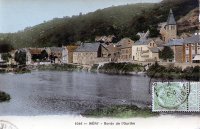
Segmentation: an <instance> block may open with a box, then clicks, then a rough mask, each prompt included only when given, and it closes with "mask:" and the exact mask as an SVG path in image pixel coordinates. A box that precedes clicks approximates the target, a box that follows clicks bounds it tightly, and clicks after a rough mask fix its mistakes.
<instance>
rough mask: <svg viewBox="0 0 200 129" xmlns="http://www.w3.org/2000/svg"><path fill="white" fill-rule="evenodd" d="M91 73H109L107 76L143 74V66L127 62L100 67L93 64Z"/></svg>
mask: <svg viewBox="0 0 200 129" xmlns="http://www.w3.org/2000/svg"><path fill="white" fill-rule="evenodd" d="M91 71H92V72H99V73H109V74H133V73H139V72H140V73H141V72H144V71H145V69H144V66H142V65H139V64H133V63H128V62H122V63H114V62H113V63H106V64H104V65H102V66H99V65H97V64H94V65H93V66H92V68H91Z"/></svg>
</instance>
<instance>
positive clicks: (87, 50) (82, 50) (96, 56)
mask: <svg viewBox="0 0 200 129" xmlns="http://www.w3.org/2000/svg"><path fill="white" fill-rule="evenodd" d="M108 54H109V53H108V50H107V49H106V48H105V47H104V46H103V45H101V44H100V43H82V44H81V45H80V46H79V47H78V48H77V49H76V50H75V51H74V53H73V63H77V64H84V65H92V64H98V63H100V62H109V61H110V58H109V57H108Z"/></svg>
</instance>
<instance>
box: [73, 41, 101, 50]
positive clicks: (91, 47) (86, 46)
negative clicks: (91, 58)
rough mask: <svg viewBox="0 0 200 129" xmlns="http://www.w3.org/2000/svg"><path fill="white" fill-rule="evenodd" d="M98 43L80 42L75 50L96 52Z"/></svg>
mask: <svg viewBox="0 0 200 129" xmlns="http://www.w3.org/2000/svg"><path fill="white" fill-rule="evenodd" d="M99 46H100V43H99V42H96V43H83V44H81V45H80V46H79V47H78V48H77V49H76V50H75V52H97V51H98V49H99Z"/></svg>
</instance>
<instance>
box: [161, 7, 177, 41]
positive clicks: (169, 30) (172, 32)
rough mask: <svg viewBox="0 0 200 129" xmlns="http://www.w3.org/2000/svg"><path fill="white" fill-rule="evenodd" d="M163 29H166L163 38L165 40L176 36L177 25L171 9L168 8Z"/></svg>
mask: <svg viewBox="0 0 200 129" xmlns="http://www.w3.org/2000/svg"><path fill="white" fill-rule="evenodd" d="M165 30H166V36H165V38H164V40H165V42H169V40H170V39H175V38H177V25H176V21H175V18H174V14H173V12H172V9H170V12H169V16H168V19H167V24H166V26H165Z"/></svg>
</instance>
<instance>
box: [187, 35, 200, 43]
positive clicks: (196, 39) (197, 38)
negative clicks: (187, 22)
mask: <svg viewBox="0 0 200 129" xmlns="http://www.w3.org/2000/svg"><path fill="white" fill-rule="evenodd" d="M184 43H185V44H187V43H200V35H193V36H191V37H188V38H185V39H184Z"/></svg>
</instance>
